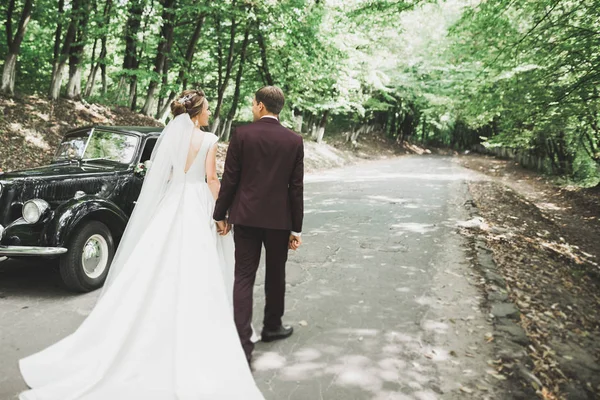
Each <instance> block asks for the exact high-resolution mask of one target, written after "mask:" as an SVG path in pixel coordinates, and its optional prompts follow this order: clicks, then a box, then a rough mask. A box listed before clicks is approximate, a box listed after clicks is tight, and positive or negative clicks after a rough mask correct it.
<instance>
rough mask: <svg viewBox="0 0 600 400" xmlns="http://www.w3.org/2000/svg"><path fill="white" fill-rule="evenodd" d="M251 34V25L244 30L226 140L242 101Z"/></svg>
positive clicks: (225, 135)
mask: <svg viewBox="0 0 600 400" xmlns="http://www.w3.org/2000/svg"><path fill="white" fill-rule="evenodd" d="M249 36H250V26H249V25H248V26H247V27H246V31H245V32H244V42H243V43H242V51H241V52H240V63H239V65H238V70H237V74H236V76H235V90H234V92H233V99H232V101H231V107H230V108H229V114H227V123H228V126H227V127H226V129H225V134H224V135H223V136H224V138H223V140H224V141H228V140H229V135H230V133H231V124H232V122H233V119H234V118H235V114H237V109H238V105H239V102H240V92H241V86H242V76H243V74H244V64H245V63H246V53H247V50H248V41H249V40H248V39H249Z"/></svg>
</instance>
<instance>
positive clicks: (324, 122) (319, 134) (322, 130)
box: [317, 110, 329, 143]
mask: <svg viewBox="0 0 600 400" xmlns="http://www.w3.org/2000/svg"><path fill="white" fill-rule="evenodd" d="M328 116H329V110H327V111H325V112H324V113H323V117H322V118H321V123H320V124H319V128H318V130H317V143H321V142H323V136H324V135H325V126H326V125H327V117H328Z"/></svg>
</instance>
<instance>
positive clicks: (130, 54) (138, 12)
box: [104, 0, 144, 110]
mask: <svg viewBox="0 0 600 400" xmlns="http://www.w3.org/2000/svg"><path fill="white" fill-rule="evenodd" d="M127 13H128V15H129V17H128V18H127V23H126V24H125V57H123V71H125V72H126V73H125V74H123V75H122V76H121V79H120V80H119V89H118V91H117V93H118V94H117V101H119V99H120V98H121V94H122V93H123V91H124V90H125V83H129V95H128V100H127V104H128V106H129V108H130V109H131V110H134V109H135V105H136V99H137V96H136V93H135V92H136V90H137V76H136V75H134V74H132V73H127V72H129V71H133V70H135V69H137V68H138V66H139V57H138V51H137V36H138V32H139V30H140V27H141V25H142V15H143V13H144V0H132V1H130V2H129V8H128V10H127ZM104 68H105V67H104Z"/></svg>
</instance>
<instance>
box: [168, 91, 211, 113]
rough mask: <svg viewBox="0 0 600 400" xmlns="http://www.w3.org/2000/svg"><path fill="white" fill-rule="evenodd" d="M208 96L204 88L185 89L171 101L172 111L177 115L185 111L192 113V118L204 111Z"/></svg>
mask: <svg viewBox="0 0 600 400" xmlns="http://www.w3.org/2000/svg"><path fill="white" fill-rule="evenodd" d="M205 99H206V97H205V96H204V92H203V91H202V90H184V91H183V92H182V93H181V94H180V95H179V97H178V98H176V99H175V100H173V102H172V103H171V112H172V113H173V116H174V117H176V116H178V115H181V114H183V113H188V114H190V118H194V117H195V116H196V115H198V114H200V113H201V112H202V109H203V108H204V103H205V101H204V100H205Z"/></svg>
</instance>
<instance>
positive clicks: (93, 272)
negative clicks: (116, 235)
mask: <svg viewBox="0 0 600 400" xmlns="http://www.w3.org/2000/svg"><path fill="white" fill-rule="evenodd" d="M81 264H82V265H83V272H84V273H85V274H86V275H87V276H88V277H90V278H92V279H95V278H98V277H99V276H100V275H102V273H103V272H104V270H106V267H107V264H108V243H107V242H106V239H105V238H104V236H102V235H93V236H92V237H90V238H89V239H88V240H87V242H85V245H84V246H83V254H82V255H81Z"/></svg>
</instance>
